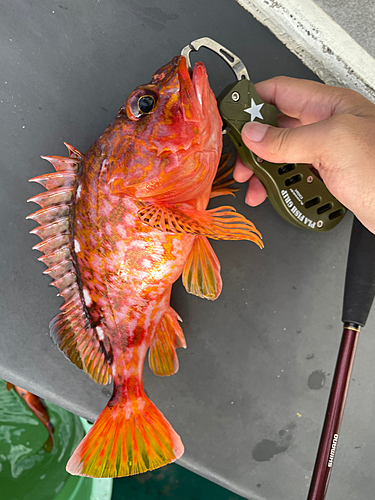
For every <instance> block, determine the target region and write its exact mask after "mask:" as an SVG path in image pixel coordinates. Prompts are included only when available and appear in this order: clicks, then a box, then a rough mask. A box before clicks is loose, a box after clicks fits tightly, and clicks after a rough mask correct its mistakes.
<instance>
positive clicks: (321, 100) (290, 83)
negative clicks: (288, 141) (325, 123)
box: [255, 76, 350, 125]
mask: <svg viewBox="0 0 375 500" xmlns="http://www.w3.org/2000/svg"><path fill="white" fill-rule="evenodd" d="M255 88H256V90H257V92H258V94H259V96H260V97H261V99H263V101H265V102H268V103H270V104H273V105H274V106H276V107H277V108H278V109H279V110H280V111H281V112H282V113H284V114H285V115H288V116H291V117H293V118H297V119H298V120H300V122H301V123H302V125H309V124H310V123H315V122H318V121H321V120H326V119H328V118H330V117H331V116H332V115H334V114H335V113H336V112H338V108H339V106H340V104H341V103H342V100H343V97H344V94H345V93H347V92H348V90H347V89H341V88H338V87H331V86H328V85H324V84H322V83H319V82H314V81H311V80H301V79H298V78H289V77H286V76H278V77H276V78H271V79H270V80H265V81H264V82H260V83H257V84H256V85H255ZM349 92H350V91H349Z"/></svg>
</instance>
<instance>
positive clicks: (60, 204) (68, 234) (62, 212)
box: [27, 143, 111, 384]
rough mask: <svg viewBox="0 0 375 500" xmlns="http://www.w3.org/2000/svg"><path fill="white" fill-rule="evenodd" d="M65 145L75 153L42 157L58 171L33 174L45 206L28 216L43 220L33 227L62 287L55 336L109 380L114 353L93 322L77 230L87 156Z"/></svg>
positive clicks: (88, 367)
mask: <svg viewBox="0 0 375 500" xmlns="http://www.w3.org/2000/svg"><path fill="white" fill-rule="evenodd" d="M65 145H66V147H67V148H68V151H69V158H65V157H61V156H43V157H42V158H44V159H46V160H47V161H49V162H50V163H51V164H52V165H53V167H54V168H55V170H56V172H53V173H49V174H45V175H42V176H38V177H34V178H33V179H31V182H38V183H39V184H41V185H42V186H44V187H45V188H46V189H47V191H45V192H43V193H40V194H38V195H36V196H33V197H32V198H30V199H29V200H28V201H29V202H34V203H38V204H39V205H40V206H41V207H42V208H41V210H38V211H37V212H34V213H33V214H31V215H29V216H28V217H27V218H28V219H33V220H35V221H36V222H38V223H39V224H40V226H38V227H36V228H34V229H33V230H32V231H31V233H32V234H37V235H38V236H39V237H40V238H41V239H42V241H41V242H40V243H38V244H36V245H34V247H33V248H34V249H36V250H39V251H41V252H42V253H43V254H44V255H43V256H41V257H39V259H38V260H41V261H42V262H44V264H46V266H47V270H46V271H45V274H49V275H50V276H51V277H52V278H53V281H52V282H51V285H53V286H55V287H57V288H58V289H59V294H58V295H60V296H61V297H63V299H64V304H63V305H62V306H61V307H60V311H61V312H60V313H59V314H58V315H57V316H56V317H55V318H54V319H53V320H52V321H51V323H50V331H51V336H52V337H53V339H54V340H55V342H56V343H57V344H58V346H59V348H60V349H61V350H62V351H63V352H64V354H65V355H67V356H68V357H69V358H70V359H71V361H72V362H73V363H75V364H76V365H77V366H78V367H79V368H81V369H83V370H84V371H85V372H87V373H88V374H89V375H90V376H91V377H92V378H94V380H96V381H97V382H99V383H102V384H106V383H109V382H110V379H111V374H110V368H109V363H108V359H109V357H108V356H105V354H104V348H103V346H102V343H100V342H99V339H97V337H96V332H95V330H94V329H93V328H92V327H91V325H90V321H89V314H88V311H87V308H86V304H85V302H84V299H83V296H82V292H81V288H82V287H81V286H80V277H79V273H78V272H77V265H76V259H75V253H74V249H73V241H72V231H71V219H72V207H73V202H74V193H75V190H76V186H77V181H78V178H79V174H78V172H79V169H80V165H81V160H82V159H83V157H84V156H83V155H82V153H80V152H79V151H78V150H77V149H75V148H74V147H73V146H70V145H69V144H66V143H65Z"/></svg>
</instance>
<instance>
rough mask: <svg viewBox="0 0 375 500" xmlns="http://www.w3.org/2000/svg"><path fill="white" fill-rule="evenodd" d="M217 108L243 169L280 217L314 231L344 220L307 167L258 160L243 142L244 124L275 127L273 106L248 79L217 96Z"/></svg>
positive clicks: (342, 212) (335, 202)
mask: <svg viewBox="0 0 375 500" xmlns="http://www.w3.org/2000/svg"><path fill="white" fill-rule="evenodd" d="M218 104H219V111H220V114H221V117H222V119H223V121H224V124H225V125H226V127H227V129H226V130H227V134H228V135H229V137H230V138H231V140H232V141H233V143H234V145H235V147H236V149H237V151H238V153H239V155H240V157H241V159H242V161H243V163H244V165H246V166H247V167H248V168H250V169H251V170H252V171H253V172H254V173H255V174H256V176H257V177H258V178H259V179H260V181H261V182H262V183H263V185H264V187H265V188H266V191H267V194H268V198H269V199H270V201H271V203H272V205H273V206H274V208H275V209H276V210H277V212H278V213H279V214H280V215H281V217H283V218H284V219H285V220H286V221H288V222H290V223H291V224H293V225H295V226H298V227H301V228H307V229H311V230H313V231H328V230H329V229H332V228H333V227H335V226H336V225H337V224H338V223H339V222H340V221H341V219H342V218H343V217H344V215H345V213H346V208H345V207H344V206H343V205H341V203H340V202H339V201H338V200H336V198H334V197H333V196H332V194H331V193H330V192H329V191H328V189H327V188H326V186H325V185H324V183H323V182H322V181H321V180H320V179H319V178H318V177H316V176H315V175H314V174H313V173H312V172H311V170H310V169H309V168H308V167H307V165H304V164H301V163H270V162H268V161H266V160H263V159H262V158H259V157H257V156H256V155H255V154H254V153H253V152H252V151H250V150H249V149H248V148H247V147H246V146H245V144H244V142H243V141H242V138H241V130H242V127H243V126H244V125H245V123H247V122H250V121H258V122H260V123H266V124H268V125H273V126H274V127H277V126H278V123H277V110H276V108H275V106H272V105H271V104H267V103H265V102H263V101H262V99H261V98H260V97H259V95H258V93H257V91H256V90H255V86H254V84H253V83H252V82H251V81H250V80H247V79H242V80H240V81H238V82H236V83H234V84H232V85H230V86H228V87H227V88H226V89H225V90H224V91H223V92H222V93H221V95H220V96H219V98H218Z"/></svg>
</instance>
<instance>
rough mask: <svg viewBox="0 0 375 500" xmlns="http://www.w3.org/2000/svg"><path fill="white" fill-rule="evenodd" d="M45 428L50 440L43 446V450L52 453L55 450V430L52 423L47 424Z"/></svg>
mask: <svg viewBox="0 0 375 500" xmlns="http://www.w3.org/2000/svg"><path fill="white" fill-rule="evenodd" d="M44 426H45V428H46V429H47V432H48V438H47V441H46V442H45V443H44V445H43V449H44V451H46V452H47V453H52V452H53V450H54V448H55V439H54V437H53V433H54V432H55V428H54V426H53V425H52V423H51V422H47V423H45V424H44Z"/></svg>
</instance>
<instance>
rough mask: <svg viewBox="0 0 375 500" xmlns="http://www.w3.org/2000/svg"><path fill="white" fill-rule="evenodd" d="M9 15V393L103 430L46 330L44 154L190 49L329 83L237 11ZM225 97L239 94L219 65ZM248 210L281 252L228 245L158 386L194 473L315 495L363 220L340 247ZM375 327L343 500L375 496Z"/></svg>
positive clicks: (3, 97) (150, 384) (279, 497)
mask: <svg viewBox="0 0 375 500" xmlns="http://www.w3.org/2000/svg"><path fill="white" fill-rule="evenodd" d="M0 3H1V16H0V60H1V78H0V101H1V102H0V116H1V120H0V140H1V159H0V163H1V183H0V189H1V197H0V202H1V212H0V213H1V236H2V243H1V249H0V251H1V256H0V272H1V306H2V315H1V324H0V342H1V344H0V345H1V348H0V377H2V378H4V379H6V380H9V381H11V382H13V383H15V384H17V385H20V386H22V387H24V388H25V389H28V390H30V391H33V392H35V393H37V394H38V395H40V396H42V397H45V398H47V399H48V400H50V401H52V402H54V403H57V404H59V405H60V406H62V407H64V408H67V409H68V410H70V411H73V412H75V413H77V414H78V415H80V416H83V417H85V418H88V419H89V420H94V419H95V418H96V416H97V415H98V413H99V412H100V410H101V409H102V408H103V407H104V405H105V403H106V401H107V399H108V397H109V395H110V390H111V387H104V388H103V387H101V386H97V385H96V384H94V383H93V382H92V381H90V380H89V378H88V377H87V376H86V375H85V374H84V373H82V372H81V371H79V370H78V369H76V367H75V366H73V365H72V364H71V363H70V362H69V361H68V360H67V359H65V358H64V356H63V355H62V354H61V353H60V352H59V351H58V349H57V348H56V346H54V345H53V343H52V341H51V339H50V338H49V334H48V333H47V332H48V323H49V321H50V320H51V319H52V317H54V316H55V315H56V314H57V312H58V307H59V305H60V303H61V299H59V298H57V297H56V291H55V289H54V288H51V287H48V283H49V281H50V280H49V278H48V277H47V276H43V275H42V272H43V270H44V269H45V267H44V265H43V264H42V263H40V262H38V261H37V257H38V256H39V253H38V252H33V251H32V250H31V247H32V246H33V245H34V244H35V243H37V241H39V240H38V238H37V237H36V236H32V235H29V234H28V231H30V230H31V229H32V228H33V227H34V226H35V224H34V223H33V222H32V221H26V220H25V217H26V216H27V215H28V214H30V213H31V212H32V211H35V210H36V209H37V206H36V205H34V204H30V205H28V204H26V199H27V198H30V197H31V196H33V195H34V194H36V193H38V192H40V191H41V189H40V188H38V186H37V185H35V184H29V183H28V182H27V181H28V179H29V178H31V177H34V176H37V175H41V174H44V173H47V172H49V171H51V168H52V167H51V166H50V165H49V164H48V163H47V162H45V161H43V160H41V159H40V155H42V154H47V155H48V154H52V155H65V154H66V150H65V147H64V146H63V141H67V142H68V143H71V144H72V145H74V146H75V147H77V148H78V149H79V150H81V151H83V152H84V151H86V150H87V149H88V148H89V147H90V146H91V144H92V143H93V141H94V140H95V139H96V138H97V137H98V136H99V135H100V134H101V132H102V131H103V130H104V129H105V127H106V126H107V125H108V123H110V122H111V121H112V119H113V118H114V116H115V114H116V113H117V110H118V109H119V108H120V106H121V105H122V104H123V102H124V100H125V98H126V97H127V95H128V94H129V93H130V92H131V91H132V90H133V89H134V87H136V86H137V85H139V84H141V83H144V82H148V81H149V80H150V77H151V75H152V74H153V72H154V71H155V70H156V69H158V68H159V67H160V66H162V65H163V64H165V63H166V62H167V61H169V60H170V59H171V58H172V57H173V56H175V55H177V54H178V53H179V51H180V49H181V48H182V47H183V46H185V45H186V44H187V43H189V42H190V41H192V40H194V39H196V38H198V37H201V36H210V37H212V38H213V39H216V40H217V41H219V42H220V43H222V44H223V45H225V46H227V47H228V48H230V49H231V50H232V51H233V52H234V53H236V54H238V55H239V56H240V57H241V59H242V60H243V61H244V62H245V64H246V66H247V68H248V70H249V73H250V75H251V77H252V79H253V80H254V81H259V80H262V79H265V78H268V77H272V76H274V75H279V74H285V75H290V76H296V77H303V78H313V79H316V77H315V76H314V75H313V74H312V73H311V72H310V71H308V70H307V69H306V68H305V67H304V66H303V65H302V64H301V63H300V61H299V60H298V59H297V58H296V57H294V56H293V55H292V54H291V53H290V52H289V51H288V50H287V49H286V48H285V47H284V46H282V45H281V43H280V42H279V41H278V40H277V39H276V38H275V37H274V36H273V35H272V34H271V33H270V32H269V31H268V30H267V29H266V28H264V27H263V26H262V25H260V24H259V23H258V22H256V21H255V20H254V19H253V17H252V16H251V15H250V14H248V13H247V12H246V11H244V10H243V9H242V8H241V7H240V6H239V5H238V4H237V3H236V2H234V1H230V0H223V1H220V2H213V1H209V0H199V1H198V0H191V1H189V2H182V1H181V0H175V1H173V2H171V1H167V0H162V1H158V2H153V1H152V0H127V1H119V0H117V1H115V0H107V1H105V2H104V1H99V0H95V1H94V0H80V1H79V2H77V1H74V0H59V1H57V2H55V1H50V0H48V1H47V0H33V1H32V0H17V1H12V2H7V1H2V2H0ZM192 59H193V61H196V60H198V59H202V60H203V61H204V62H205V63H206V65H207V68H208V73H209V75H210V81H211V84H212V86H213V89H214V91H215V93H216V94H218V93H219V92H220V91H221V90H222V89H223V88H224V87H225V86H226V85H227V84H228V83H231V82H232V81H233V76H232V72H231V70H230V69H229V68H228V67H226V65H225V64H224V62H221V61H220V60H219V59H218V58H217V56H216V57H215V56H214V55H213V54H210V53H209V52H208V51H203V50H201V51H200V52H199V53H198V54H197V55H193V56H192ZM244 194H245V190H244V188H243V189H242V190H241V192H239V193H238V194H237V198H236V200H232V198H229V197H226V198H221V199H216V200H214V201H215V203H213V204H212V206H217V205H219V204H232V203H233V205H234V206H235V208H236V209H237V210H238V211H240V212H241V213H243V214H244V215H245V216H247V217H248V218H249V219H250V220H252V221H253V222H254V223H255V224H256V226H257V227H258V228H259V229H260V230H261V231H262V233H263V237H264V242H265V249H264V250H259V249H258V248H257V247H256V246H255V245H253V244H251V243H249V242H230V241H229V242H216V241H215V242H213V246H214V248H215V250H216V252H217V255H218V257H219V259H220V262H221V265H222V276H223V281H224V288H223V292H222V295H221V296H220V298H219V299H218V300H217V301H216V302H209V301H204V300H201V299H199V298H197V297H193V296H190V295H188V294H187V293H186V292H185V291H184V289H183V287H182V285H181V283H180V282H178V283H177V284H176V285H175V286H174V289H173V297H172V305H173V307H174V308H175V309H176V310H177V312H178V313H179V314H180V315H181V316H182V318H183V320H184V323H183V329H184V333H185V336H186V339H187V343H188V348H187V349H186V350H181V349H180V350H179V359H180V370H179V372H178V373H177V375H175V376H173V377H170V378H158V377H155V376H154V375H153V374H151V373H150V371H149V368H148V367H147V366H146V367H145V377H144V379H145V387H146V390H147V392H148V394H149V396H150V397H151V398H152V399H153V401H154V402H155V403H156V404H157V405H158V407H159V408H160V409H161V410H162V411H163V412H164V413H165V415H166V417H167V418H168V419H169V420H170V421H171V423H172V425H173V426H174V427H175V429H176V430H177V432H178V433H179V434H180V435H181V436H182V439H183V442H184V444H185V447H186V452H185V454H184V456H183V458H182V459H181V460H180V463H181V465H183V466H185V467H188V468H190V469H192V470H194V471H196V472H198V473H199V474H201V475H204V476H206V477H207V478H209V479H211V480H213V481H216V482H218V483H220V484H221V485H223V486H225V487H227V488H229V489H231V490H233V491H236V492H237V493H239V494H241V495H243V496H244V497H246V498H249V499H252V500H263V499H264V500H297V499H298V500H300V499H303V498H305V497H306V495H307V491H308V485H309V478H310V476H311V472H312V468H313V464H314V460H315V454H316V450H317V446H318V442H319V437H320V431H321V426H322V422H323V417H324V413H325V407H326V403H327V399H328V394H329V389H330V385H331V380H332V372H333V370H334V365H335V361H336V354H337V350H338V346H339V341H340V337H341V322H340V316H341V305H342V293H343V284H344V273H345V265H346V256H347V248H348V243H349V236H350V228H351V216H350V215H348V216H346V217H345V219H344V221H343V222H342V223H341V224H340V225H339V226H338V227H337V228H336V229H334V230H333V231H331V232H329V233H327V234H315V233H310V232H308V231H305V232H304V231H303V230H300V229H298V228H294V227H293V226H291V225H289V224H287V223H286V222H284V221H283V220H282V219H281V218H280V217H279V216H278V215H277V214H276V212H275V211H274V210H273V209H272V207H271V206H270V204H269V203H268V202H266V203H264V204H263V205H262V206H260V207H258V208H255V209H252V208H250V207H248V206H245V204H244V202H243V200H244ZM374 326H375V320H374V315H373V314H370V317H369V320H368V323H367V326H366V328H365V329H364V331H363V333H362V334H361V338H360V342H359V348H358V353H357V357H356V362H355V366H354V371H353V380H352V383H351V388H350V390H349V397H348V403H347V408H346V411H345V417H344V422H343V427H342V432H341V435H340V440H339V446H338V451H337V455H336V460H335V465H334V470H333V474H332V479H331V484H330V487H329V490H328V496H327V499H329V500H342V499H343V498H345V499H346V500H350V499H358V498H361V499H370V498H373V491H374V489H375V476H374V474H373V468H374V465H373V464H374V459H375V441H374V437H373V436H374V434H375V420H374V418H373V415H374V413H375V398H374V383H373V379H374V363H373V352H374V351H375V338H374V336H373V330H374Z"/></svg>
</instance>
